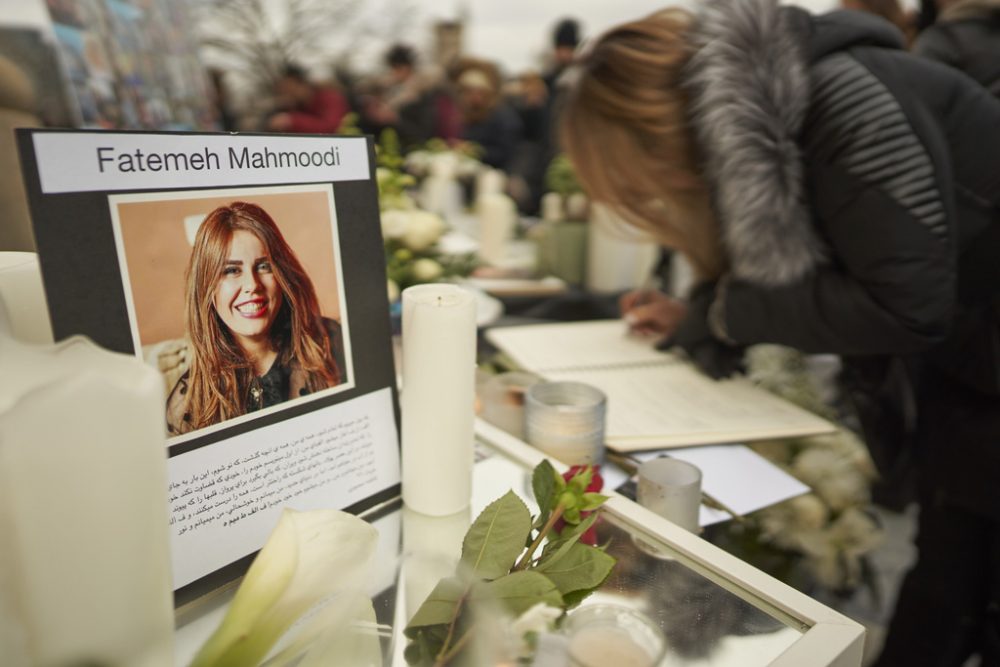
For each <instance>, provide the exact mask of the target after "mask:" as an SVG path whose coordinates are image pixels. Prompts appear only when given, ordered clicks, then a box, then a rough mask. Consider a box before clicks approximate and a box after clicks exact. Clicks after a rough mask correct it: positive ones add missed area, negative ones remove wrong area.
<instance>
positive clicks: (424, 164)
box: [405, 151, 431, 176]
mask: <svg viewBox="0 0 1000 667" xmlns="http://www.w3.org/2000/svg"><path fill="white" fill-rule="evenodd" d="M430 162H431V154H430V152H428V151H413V152H411V153H409V154H407V156H406V162H405V164H406V169H407V171H409V172H411V173H413V174H417V175H418V176H419V175H422V174H426V173H427V169H428V167H429V165H430Z"/></svg>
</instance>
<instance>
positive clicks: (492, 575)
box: [462, 491, 531, 579]
mask: <svg viewBox="0 0 1000 667" xmlns="http://www.w3.org/2000/svg"><path fill="white" fill-rule="evenodd" d="M529 532H531V513H530V512H528V508H527V506H526V505H525V504H524V501H523V500H521V499H520V498H518V497H517V494H515V493H514V492H513V491H508V492H507V493H506V494H505V495H504V496H503V497H502V498H499V499H498V500H494V501H493V502H492V503H490V504H489V505H487V507H486V509H484V510H483V512H482V514H480V515H479V516H478V517H476V520H475V521H474V522H473V524H472V526H471V527H470V528H469V532H467V533H466V534H465V540H464V541H463V542H462V564H463V565H466V566H468V567H469V568H470V569H471V570H472V571H473V572H474V573H475V574H476V575H478V576H480V577H482V578H483V579H496V578H497V577H501V576H503V575H505V574H507V573H508V572H510V568H511V567H513V566H514V561H515V560H517V557H518V556H519V555H520V554H521V552H522V551H523V550H524V541H525V539H526V536H527V535H528V533H529Z"/></svg>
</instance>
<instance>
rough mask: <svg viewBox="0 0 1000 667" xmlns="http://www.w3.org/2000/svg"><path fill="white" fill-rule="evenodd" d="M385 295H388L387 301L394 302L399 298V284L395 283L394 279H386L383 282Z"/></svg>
mask: <svg viewBox="0 0 1000 667" xmlns="http://www.w3.org/2000/svg"><path fill="white" fill-rule="evenodd" d="M385 291H386V295H387V296H388V297H389V303H394V302H395V301H396V300H397V299H399V285H397V284H396V281H395V280H387V281H386V283H385Z"/></svg>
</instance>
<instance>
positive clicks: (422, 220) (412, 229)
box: [403, 211, 445, 252]
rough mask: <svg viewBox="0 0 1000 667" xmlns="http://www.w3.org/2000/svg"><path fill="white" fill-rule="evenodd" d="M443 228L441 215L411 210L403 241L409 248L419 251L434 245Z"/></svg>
mask: <svg viewBox="0 0 1000 667" xmlns="http://www.w3.org/2000/svg"><path fill="white" fill-rule="evenodd" d="M444 230H445V224H444V220H442V219H441V216H439V215H435V214H434V213H428V212H427V211H413V212H412V214H411V215H410V219H409V225H408V226H407V228H406V232H405V233H404V234H403V243H405V244H406V247H407V248H409V249H410V250H413V251H414V252H420V251H421V250H426V249H427V248H430V247H431V246H432V245H434V244H435V243H436V242H437V240H438V239H439V238H441V235H442V234H443V233H444Z"/></svg>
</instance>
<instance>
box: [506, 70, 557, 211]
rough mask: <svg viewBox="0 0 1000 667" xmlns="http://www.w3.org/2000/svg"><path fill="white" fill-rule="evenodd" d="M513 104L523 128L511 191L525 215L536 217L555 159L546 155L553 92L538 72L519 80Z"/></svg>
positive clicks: (513, 167) (512, 168) (529, 73)
mask: <svg viewBox="0 0 1000 667" xmlns="http://www.w3.org/2000/svg"><path fill="white" fill-rule="evenodd" d="M512 101H513V104H514V108H515V109H516V110H517V113H518V116H520V118H521V127H522V128H523V129H522V134H521V143H520V144H519V145H518V147H517V151H516V154H515V156H514V161H513V164H512V165H511V180H510V185H509V188H508V189H509V190H510V194H511V196H512V197H514V200H515V201H516V202H517V205H518V208H519V209H520V210H521V211H522V212H524V213H528V214H534V213H535V212H537V211H538V205H539V201H540V200H541V197H542V194H544V191H545V169H546V167H547V166H548V163H549V160H550V159H551V158H550V157H548V156H547V155H546V149H547V147H548V141H549V108H548V102H549V91H548V88H547V87H546V85H545V80H544V79H543V78H542V77H541V76H540V75H539V74H538V73H537V72H525V73H523V74H522V75H521V76H519V77H518V79H517V85H516V93H515V94H514V95H513V97H512Z"/></svg>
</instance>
